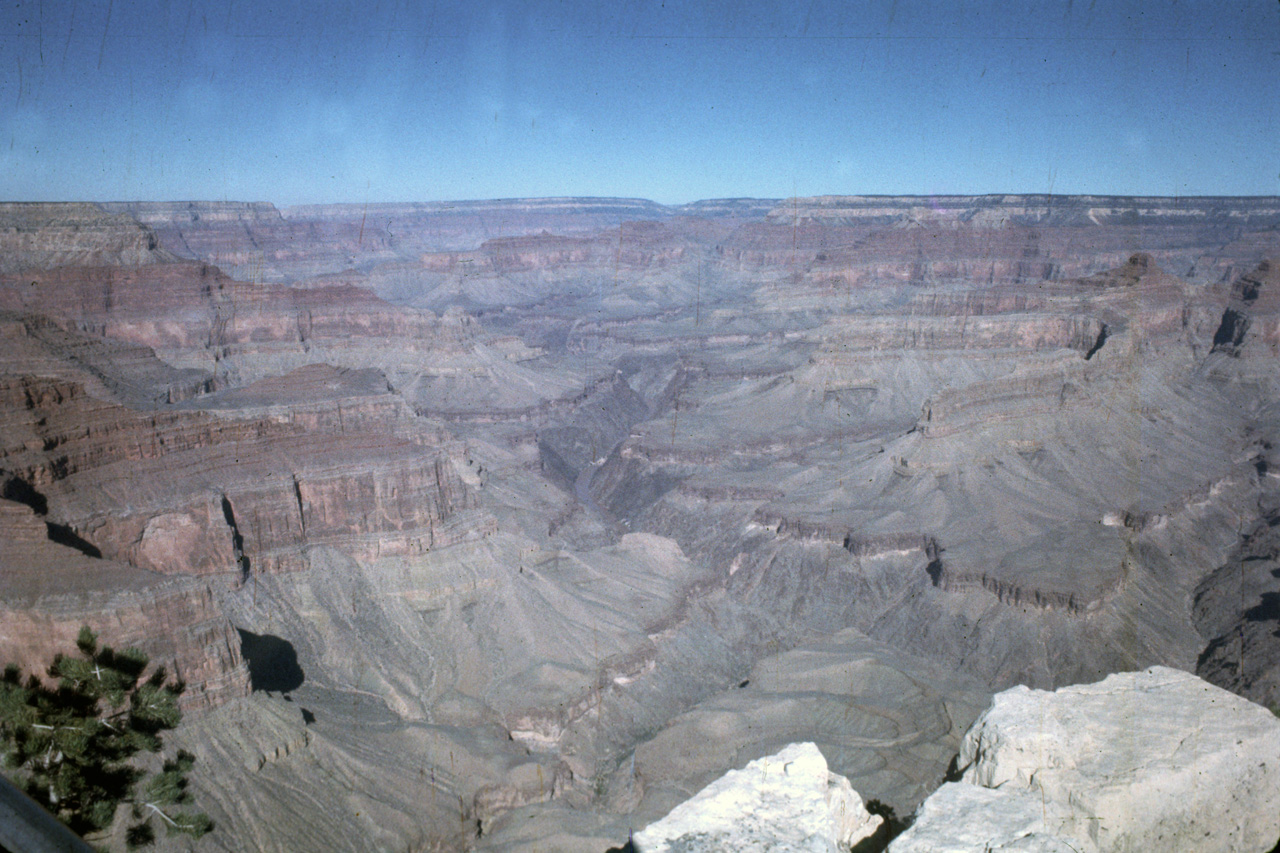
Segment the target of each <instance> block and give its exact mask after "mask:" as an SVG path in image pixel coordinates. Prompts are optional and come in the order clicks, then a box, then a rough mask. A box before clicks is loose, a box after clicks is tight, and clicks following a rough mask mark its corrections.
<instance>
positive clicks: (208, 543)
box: [0, 196, 1280, 853]
mask: <svg viewBox="0 0 1280 853" xmlns="http://www.w3.org/2000/svg"><path fill="white" fill-rule="evenodd" d="M108 207H109V210H108V212H105V213H104V212H103V211H102V210H101V209H98V208H92V209H81V208H75V207H67V208H66V209H61V208H58V207H57V206H54V207H52V208H49V209H45V210H44V211H43V212H42V213H41V212H39V211H37V210H36V208H28V209H26V211H27V212H26V214H24V215H26V217H27V218H26V219H25V220H23V222H24V223H25V224H23V225H22V228H25V229H27V230H26V231H23V232H22V233H23V234H24V235H29V234H30V233H41V232H40V229H39V226H40V223H41V222H48V223H52V224H51V227H50V228H49V230H48V231H47V232H43V233H44V234H45V236H44V237H43V238H38V239H35V241H34V242H31V239H30V238H29V236H23V237H22V238H21V239H22V240H24V241H27V242H22V243H21V246H24V247H26V248H24V249H22V251H21V252H18V253H17V254H16V255H14V256H7V258H8V260H7V261H6V263H9V262H12V263H9V266H7V267H5V269H6V270H8V272H6V273H4V274H2V275H0V312H2V313H0V335H2V336H3V342H4V344H5V346H4V347H3V348H0V389H2V394H3V399H4V407H3V410H2V411H0V448H2V450H0V452H2V453H3V458H2V459H0V469H2V470H3V481H2V482H3V484H4V494H3V497H4V498H5V499H8V500H11V501H12V502H14V503H15V504H19V505H20V506H18V507H17V509H18V510H19V511H21V512H25V513H27V514H28V516H29V520H31V519H34V520H35V522H34V523H35V525H36V526H35V527H33V528H32V530H33V531H34V532H35V534H36V535H37V538H38V534H39V526H40V525H43V528H44V531H45V537H46V539H45V540H44V541H46V542H47V545H48V547H56V548H59V549H63V550H64V551H68V550H69V551H70V553H71V555H72V556H73V558H74V560H76V561H80V562H77V564H76V565H78V566H93V567H97V568H99V569H101V570H103V571H104V572H106V573H105V574H101V575H100V576H101V577H104V578H105V577H108V576H114V575H111V573H112V572H116V573H119V572H124V571H126V570H127V571H128V572H141V573H142V574H139V575H136V577H138V578H144V579H147V584H154V585H156V586H154V588H155V589H159V590H179V589H182V590H200V589H207V590H209V591H210V592H209V594H210V596H211V598H210V602H211V603H210V604H209V605H208V606H209V607H212V608H214V609H216V610H217V612H218V613H220V614H222V618H223V619H225V620H226V622H225V623H224V624H223V628H222V630H224V631H225V630H226V626H227V625H230V626H234V628H235V629H236V631H235V635H234V639H233V640H232V642H231V647H232V648H236V640H239V641H240V645H239V647H238V652H239V653H241V654H242V656H243V658H244V659H245V660H246V661H247V663H248V667H249V675H250V680H251V684H252V687H253V688H254V695H253V696H251V697H248V698H247V699H245V698H235V699H233V700H231V701H224V702H223V703H222V704H220V705H218V704H216V703H217V702H218V701H220V700H219V698H218V697H219V696H221V697H222V699H225V698H226V697H227V696H229V695H231V694H232V693H234V691H224V692H223V693H222V694H219V693H218V688H217V681H216V679H217V678H218V677H220V676H219V675H218V673H225V672H231V671H232V670H235V669H236V668H237V667H238V666H239V663H238V662H237V661H236V660H234V659H233V658H227V657H226V656H225V655H224V656H223V657H219V654H220V652H218V651H217V649H216V648H215V645H216V644H214V643H212V642H210V643H204V641H203V640H198V639H197V640H194V641H193V640H192V639H191V638H192V637H197V636H198V635H200V630H203V629H200V628H199V627H198V626H199V625H203V624H206V623H207V619H206V617H207V615H208V614H207V612H206V610H204V609H201V608H200V607H196V606H195V605H194V604H193V605H191V606H190V607H188V608H187V610H186V612H188V614H189V616H190V618H189V620H188V622H185V623H181V624H180V621H179V620H177V617H176V616H171V617H165V618H164V619H161V618H160V617H157V620H158V621H157V623H156V624H162V625H163V626H164V629H163V631H159V632H157V642H160V643H163V642H165V641H166V640H165V637H170V638H173V639H171V640H170V642H171V643H178V642H179V641H180V644H179V645H180V646H181V648H182V649H185V650H186V651H182V652H181V655H178V653H177V652H171V654H172V655H174V656H175V657H177V656H185V657H184V660H186V661H187V663H184V664H183V666H184V667H185V668H186V669H187V670H188V671H190V672H196V673H197V675H196V676H195V677H194V678H193V680H192V684H193V685H198V684H199V683H200V682H201V681H202V680H203V681H204V682H206V683H208V684H209V685H211V686H210V687H209V688H208V690H207V691H206V692H207V693H208V694H209V696H210V699H209V702H208V703H207V704H208V705H210V706H214V707H211V708H210V709H209V710H208V711H207V713H206V714H204V715H203V716H200V717H197V716H196V715H191V717H190V727H189V729H188V730H187V733H186V734H185V735H184V736H189V740H188V741H186V742H187V743H190V744H191V745H192V747H193V748H195V749H197V750H198V751H199V753H200V756H201V759H200V762H199V763H198V765H197V767H203V768H204V769H203V770H202V771H201V772H202V773H203V774H204V775H201V776H200V777H199V779H198V784H199V786H200V792H201V794H202V796H203V797H205V798H206V799H207V802H208V803H209V810H210V814H212V815H213V816H214V819H215V820H216V821H217V823H218V825H219V827H220V831H219V832H217V833H214V834H213V835H211V836H209V837H208V839H206V841H204V842H202V843H204V844H206V845H207V844H213V845H215V847H221V848H222V849H228V850H230V849H241V848H244V847H246V846H247V847H253V848H255V849H277V850H287V849H291V848H293V847H296V846H297V844H298V843H304V844H311V845H312V846H316V845H320V846H326V845H327V846H336V847H351V848H356V847H360V846H362V845H366V846H367V844H368V843H370V842H369V841H368V839H375V841H374V842H373V843H375V844H376V845H377V846H379V847H386V848H391V849H395V848H400V847H404V846H406V845H407V846H409V847H410V848H426V849H431V848H432V847H433V846H434V847H436V848H442V849H458V848H461V847H465V846H468V845H470V846H472V847H475V848H480V849H485V848H487V849H495V850H498V849H502V850H509V849H531V848H537V847H541V848H543V849H558V850H578V849H581V850H592V851H595V853H598V851H599V850H601V849H606V848H608V847H610V846H616V845H619V844H622V843H623V842H625V840H626V839H627V837H628V833H629V832H631V831H633V830H638V829H640V828H642V827H643V826H645V825H647V824H649V823H651V822H653V821H654V820H656V819H658V818H660V817H661V816H662V815H663V814H665V813H667V812H668V811H670V810H671V808H672V807H674V806H675V805H676V804H678V803H679V802H680V801H682V800H684V799H687V798H688V797H689V796H691V795H693V794H694V793H696V792H697V791H698V790H699V789H701V788H702V787H705V786H706V785H707V784H708V783H710V782H712V781H714V780H715V779H717V778H719V777H720V776H722V775H723V774H724V773H725V771H726V770H729V769H731V768H734V767H741V766H743V765H744V764H745V763H746V762H749V761H751V760H754V759H757V758H760V757H762V756H766V755H770V754H773V753H775V752H777V751H778V750H779V749H780V748H782V747H783V746H784V745H785V744H787V743H792V742H797V741H812V742H814V743H816V744H818V746H819V748H820V749H821V750H822V753H823V755H825V756H826V758H827V760H828V761H829V762H830V767H831V770H832V771H834V772H836V773H839V774H840V775H842V776H845V777H847V778H849V779H850V780H852V781H853V784H854V787H855V788H856V789H857V790H858V791H860V792H861V793H862V795H864V796H866V797H867V798H868V799H871V798H875V799H879V800H881V801H882V802H885V803H888V804H890V805H891V806H892V807H893V808H895V809H896V810H897V812H898V813H899V814H907V813H910V812H912V811H914V810H915V809H916V807H917V806H918V805H919V803H920V802H921V801H922V800H923V799H924V798H925V797H926V795H927V794H928V793H929V792H930V791H931V790H932V789H933V788H934V787H935V786H936V785H937V784H938V783H939V782H940V781H941V779H942V778H943V776H944V774H945V773H946V770H947V765H948V763H949V762H950V760H951V758H952V757H953V756H954V755H955V753H956V752H957V751H958V749H959V745H960V738H961V734H962V732H963V730H964V728H965V727H966V726H967V725H968V723H969V722H970V721H971V720H972V719H973V718H974V717H975V716H976V715H977V714H978V713H979V711H980V710H981V708H982V707H984V706H985V704H986V700H987V697H988V695H989V693H990V691H992V690H996V689H1003V688H1004V687H1007V686H1009V685H1012V684H1019V683H1021V684H1028V685H1033V686H1037V687H1046V688H1047V687H1055V686H1059V685H1062V684H1068V683H1074V682H1081V681H1096V680H1097V679H1099V678H1101V677H1103V676H1105V675H1106V674H1107V673H1109V672H1114V671H1123V670H1132V669H1140V668H1143V667H1145V666H1148V665H1151V664H1173V665H1177V666H1179V667H1182V668H1185V669H1193V668H1196V667H1197V666H1199V668H1200V671H1201V672H1203V673H1205V674H1206V675H1208V676H1210V677H1212V678H1213V679H1214V680H1215V681H1217V682H1218V683H1221V684H1225V685H1228V686H1230V687H1231V688H1232V689H1234V690H1237V691H1240V692H1243V693H1245V694H1246V695H1251V696H1254V697H1257V698H1260V699H1266V698H1267V697H1269V696H1271V695H1272V690H1273V687H1274V684H1275V683H1276V681H1275V676H1274V669H1275V668H1274V664H1273V661H1274V660H1275V659H1276V658H1275V654H1274V648H1273V644H1274V643H1275V639H1274V638H1273V637H1272V636H1271V634H1272V633H1274V631H1273V630H1272V629H1273V628H1274V625H1275V624H1276V620H1275V619H1273V618H1272V617H1274V616H1275V614H1274V612H1273V608H1271V607H1270V602H1271V596H1272V595H1273V594H1274V593H1275V579H1274V578H1273V577H1272V576H1271V575H1272V568H1273V562H1274V561H1272V560H1271V556H1273V555H1272V554H1271V551H1272V550H1274V549H1273V548H1272V545H1273V543H1272V542H1271V539H1272V538H1273V537H1271V536H1270V534H1269V533H1268V532H1267V531H1269V530H1272V529H1273V527H1274V525H1273V524H1272V518H1273V516H1274V509H1275V506H1276V504H1275V501H1274V494H1273V493H1274V491H1275V488H1274V484H1275V482H1276V477H1275V467H1276V466H1277V465H1278V464H1280V462H1277V460H1276V459H1275V451H1274V448H1275V447H1277V446H1280V432H1278V430H1280V427H1277V424H1278V423H1280V420H1278V419H1277V416H1276V408H1275V405H1276V404H1275V397H1276V394H1277V393H1280V388H1278V387H1277V385H1276V382H1275V377H1276V376H1277V375H1280V371H1276V370H1275V362H1276V355H1275V348H1274V346H1273V345H1274V341H1273V340H1272V338H1274V335H1272V334H1271V331H1273V330H1271V326H1272V325H1274V323H1273V322H1272V321H1273V320H1274V316H1273V315H1275V314H1276V313H1277V312H1276V311H1275V310H1274V309H1275V306H1274V305H1273V304H1272V300H1271V298H1270V296H1268V294H1272V295H1274V294H1273V293H1272V291H1276V292H1280V288H1276V287H1273V285H1274V281H1273V280H1272V279H1274V274H1273V270H1274V269H1275V265H1274V263H1273V262H1266V263H1264V262H1265V261H1266V259H1267V258H1275V257H1277V256H1280V241H1278V240H1277V235H1278V234H1280V231H1277V230H1276V228H1275V225H1276V208H1277V204H1276V202H1275V200H1274V199H1192V200H1185V199H1183V200H1180V199H1108V198H1083V197H1080V198H1070V197H1053V198H1050V197H1012V196H1001V197H979V198H966V199H958V198H947V199H927V198H912V197H884V198H875V199H849V198H832V199H816V200H803V199H801V200H791V201H790V202H787V203H775V202H770V201H753V200H734V199H730V200H719V201H711V202H704V203H695V204H692V205H685V206H681V207H667V206H661V205H654V204H652V203H648V202H637V201H630V200H621V201H619V200H607V199H606V200H581V199H552V200H518V199H517V200H506V201H500V202H474V203H472V202H467V203H460V204H453V205H449V204H424V205H412V204H405V205H375V204H370V205H368V206H365V205H339V206H326V207H314V208H305V209H284V210H277V209H275V208H273V207H271V206H269V205H264V204H239V203H205V202H195V203H187V202H183V203H161V204H125V205H112V206H108ZM20 213H21V212H20ZM35 213H39V216H36V215H35ZM126 214H130V215H134V216H136V217H137V218H138V220H140V222H135V221H134V220H126V219H124V218H122V217H124V216H125V215H126ZM14 215H15V216H17V215H18V214H14ZM41 217H43V218H41ZM77 217H80V218H81V219H83V220H84V222H85V223H88V222H90V221H94V222H98V221H100V226H99V225H95V226H94V228H95V229H96V228H99V227H101V229H104V230H101V231H100V232H95V233H97V236H94V237H93V241H97V242H96V243H94V245H95V246H97V248H91V249H85V248H84V247H83V246H80V244H78V243H77V242H76V241H77V240H82V239H88V238H87V237H83V236H76V235H77V233H78V232H76V231H75V227H74V226H72V227H61V226H57V224H56V223H57V221H60V220H66V221H67V222H71V221H73V220H75V221H77V222H78V221H80V220H79V219H76V218H77ZM95 217H96V218H95ZM19 218H21V217H19ZM130 223H132V224H130ZM86 227H87V226H86ZM32 229H35V230H34V231H33V230H32ZM82 230H83V229H82ZM14 233H15V234H16V233H18V232H17V231H15V232H14ZM138 234H142V235H146V234H151V235H154V236H155V237H156V238H157V239H158V241H159V244H160V245H159V246H158V247H156V248H154V249H147V250H146V251H147V252H148V253H149V254H146V255H145V257H143V256H141V255H139V254H138V250H137V245H136V244H135V243H131V242H130V240H134V239H135V238H136V237H137V235H138ZM104 235H114V236H110V239H108V236H104ZM130 235H132V236H130ZM15 239H16V238H15ZM91 242H92V241H91ZM15 245H18V244H15ZM131 246H132V247H134V248H130V247H131ZM113 247H114V248H113ZM131 252H132V253H133V254H130V253H131ZM179 257H181V260H179V259H178V258H179ZM24 259H25V260H24ZM144 261H145V263H144ZM221 265H225V268H223V267H222V266H221ZM18 269H21V270H22V272H21V273H20V274H19V273H18V272H17V270H18ZM42 547H45V546H42ZM94 554H99V555H101V556H93V555H94ZM130 577H134V575H130ZM50 578H51V580H50V582H51V583H54V584H58V583H66V584H71V581H70V580H60V578H62V575H60V574H58V573H54V574H52V575H50ZM130 583H132V581H130ZM139 583H141V581H139ZM152 588H153V587H152V586H147V589H152ZM183 594H184V595H185V594H186V593H183ZM166 595H168V593H166ZM174 595H177V593H174ZM1242 596H1243V597H1242ZM171 598H172V596H171ZM178 598H181V596H178ZM86 600H88V601H91V602H97V603H96V604H94V605H93V607H92V608H89V609H88V610H84V609H83V608H82V611H83V613H84V617H83V618H84V619H85V621H89V622H93V621H94V620H95V618H96V619H97V620H98V621H103V622H109V621H110V619H111V618H113V617H112V616H111V614H112V613H114V612H116V610H119V611H120V612H121V613H128V612H133V611H130V609H129V608H134V610H136V609H137V607H136V606H135V604H136V602H135V603H133V604H130V603H128V602H126V601H125V599H119V600H113V599H105V600H104V599H102V598H101V597H98V598H93V597H92V596H91V597H90V599H86ZM130 600H131V601H132V599H130ZM173 600H177V599H173ZM113 601H115V603H113ZM117 604H118V605H119V606H118V607H117V606H116V605H117ZM77 606H81V605H77ZM85 607H88V605H85ZM95 608H96V609H95ZM113 608H116V609H115V610H113ZM19 609H21V608H19ZM171 610H173V612H176V609H173V608H171ZM82 611H76V612H77V614H79V613H81V612H82ZM15 612H17V611H15ZM33 612H34V611H33ZM95 614H96V615H95ZM80 618H82V617H81V616H80V615H77V616H76V619H80ZM120 618H121V619H124V620H125V621H128V619H132V618H134V617H127V618H126V617H125V616H121V617H120ZM166 619H167V621H165V620H166ZM71 621H75V620H69V621H68V625H70V622H71ZM130 624H133V623H130ZM208 624H212V623H208ZM76 627H78V626H76ZM69 629H70V628H68V630H69ZM209 636H212V634H210V635H209ZM183 638H186V639H183ZM181 644H185V645H181ZM196 647H200V648H203V649H204V650H205V651H204V656H205V657H204V660H205V661H206V664H207V669H203V670H202V669H200V668H199V667H200V666H201V664H200V663H199V662H198V660H197V657H198V655H195V654H194V652H193V650H194V649H195V648H196ZM175 648H177V646H175ZM40 651H41V653H44V652H45V651H47V650H46V649H44V648H42V649H41V650H40ZM154 654H155V656H156V657H157V659H160V658H163V657H164V654H163V653H162V650H161V649H160V648H159V647H155V652H154ZM199 689H200V688H198V687H193V690H194V691H198V690H199ZM267 694H270V695H267ZM194 695H196V693H194V692H193V696H194ZM286 696H287V697H288V699H287V700H286V699H285V698H284V697H286ZM969 787H972V786H969ZM975 790H976V789H975ZM241 792H251V796H249V797H248V798H249V799H250V800H251V801H252V803H251V805H249V804H246V803H245V802H242V801H241V797H240V793H241ZM1015 811H1017V809H1015ZM300 839H301V842H300ZM1016 843H1022V842H1016ZM1027 843H1029V842H1027ZM1046 843H1048V842H1047V841H1046Z"/></svg>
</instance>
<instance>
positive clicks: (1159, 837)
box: [890, 666, 1280, 853]
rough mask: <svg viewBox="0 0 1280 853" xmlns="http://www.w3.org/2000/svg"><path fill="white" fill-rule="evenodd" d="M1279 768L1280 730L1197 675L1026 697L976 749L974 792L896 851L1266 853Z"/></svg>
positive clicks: (978, 728)
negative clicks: (978, 817)
mask: <svg viewBox="0 0 1280 853" xmlns="http://www.w3.org/2000/svg"><path fill="white" fill-rule="evenodd" d="M1277 762H1280V720H1277V719H1276V717H1275V715H1274V714H1272V713H1271V712H1270V711H1268V710H1267V709H1266V708H1263V707H1260V706H1258V705H1255V704H1253V703H1251V702H1249V701H1247V700H1245V699H1242V698H1240V697H1239V696H1235V695H1233V694H1231V693H1228V692H1226V691H1225V690H1221V689H1220V688H1217V687H1214V686H1213V685H1210V684H1208V683H1206V682H1204V681H1202V680H1200V679H1199V678H1196V677H1195V676H1193V675H1190V674H1189V673H1185V672H1180V671H1178V670H1173V669H1169V668H1167V667H1158V666H1157V667H1151V668H1150V669H1147V670H1144V671H1142V672H1130V673H1121V674H1116V675H1111V676H1109V677H1107V678H1106V679H1104V680H1102V681H1101V682H1098V683H1096V684H1088V685H1077V686H1074V687H1063V688H1060V689H1058V690H1057V691H1054V692H1046V691H1037V690H1029V689H1027V688H1025V687H1016V688H1013V689H1011V690H1008V691H1005V692H1003V693H999V694H997V695H996V696H995V698H994V700H993V703H992V706H991V708H990V709H988V710H987V711H986V712H985V713H984V714H983V715H982V716H981V717H979V718H978V720H977V722H975V723H974V725H973V727H972V728H971V729H970V730H969V732H968V734H966V735H965V738H964V743H963V745H962V747H961V750H960V756H959V759H958V764H959V765H960V766H961V767H962V768H963V769H964V773H963V777H962V782H961V783H960V784H948V785H944V786H943V787H942V789H941V790H939V791H938V792H937V793H935V794H933V795H932V796H931V797H930V798H929V799H928V800H927V801H926V802H925V804H924V806H923V807H922V808H921V811H920V815H919V817H918V818H917V821H916V823H915V825H914V826H912V828H911V829H910V830H908V831H907V833H906V834H905V835H903V836H902V837H901V838H899V839H898V840H896V841H895V842H894V843H893V845H892V846H891V847H890V850H892V851H894V853H903V851H917V850H919V851H923V850H962V849H963V850H977V849H983V848H984V847H987V848H990V849H999V850H1015V849H1016V850H1065V849H1089V850H1100V851H1122V850H1155V849H1162V850H1206V851H1213V850H1222V851H1228V850H1256V851H1267V850H1271V849H1272V848H1273V847H1274V846H1275V844H1276V840H1277V838H1280V785H1278V784H1277V779H1276V768H1277V766H1280V765H1278V764H1277ZM977 814H980V815H981V817H982V820H981V823H979V822H978V821H977V820H975V816H976V815H977ZM966 815H968V817H966ZM1068 844H1069V845H1071V846H1070V847H1068V846H1067V845H1068Z"/></svg>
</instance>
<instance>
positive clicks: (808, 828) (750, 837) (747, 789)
mask: <svg viewBox="0 0 1280 853" xmlns="http://www.w3.org/2000/svg"><path fill="white" fill-rule="evenodd" d="M882 820H883V818H880V817H878V816H875V815H872V814H870V813H868V812H867V809H866V807H865V806H864V805H863V804H862V798H861V797H859V796H858V793H857V792H856V791H854V790H853V788H852V787H850V785H849V780H848V779H846V778H844V777H843V776H840V775H838V774H835V773H831V772H830V771H829V770H827V760H826V759H825V758H823V756H822V753H821V752H819V751H818V747H817V746H815V745H814V744H812V743H793V744H791V745H790V746H788V747H786V748H785V749H783V750H782V751H781V752H778V753H776V754H774V755H769V756H765V757H764V758H758V759H756V760H755V761H753V762H751V763H750V764H748V765H747V766H746V767H744V768H743V769H741V770H730V771H729V772H728V773H726V774H725V775H724V776H722V777H720V778H719V779H717V780H716V781H715V782H712V783H711V784H710V785H708V786H707V787H705V788H703V789H702V790H701V791H700V792H698V794H697V795H695V796H694V797H693V798H692V799H690V800H689V801H687V802H685V803H682V804H680V805H679V806H676V808H674V809H672V811H671V813H670V814H668V815H667V816H666V817H664V818H663V819H662V820H660V821H658V822H657V823H654V824H651V825H649V826H648V827H647V828H646V829H645V830H644V831H643V832H639V833H637V834H636V835H635V837H634V838H633V839H632V843H633V845H634V846H635V849H636V850H637V851H640V853H677V851H679V853H696V852H697V851H708V853H710V851H721V850H773V851H778V853H789V852H790V851H796V853H799V851H804V853H810V851H812V853H828V851H837V850H840V851H847V850H848V849H849V848H850V847H852V846H853V845H854V844H857V843H858V842H859V841H861V840H862V839H864V838H867V837H869V836H871V835H873V834H875V831H876V829H877V828H879V826H880V823H881V821H882Z"/></svg>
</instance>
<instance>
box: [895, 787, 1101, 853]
mask: <svg viewBox="0 0 1280 853" xmlns="http://www.w3.org/2000/svg"><path fill="white" fill-rule="evenodd" d="M889 849H890V850H891V851H893V853H973V851H991V853H995V851H1000V853H1006V851H1007V853H1012V851H1015V850H1016V851H1018V853H1072V851H1074V852H1075V853H1096V851H1097V849H1098V848H1097V847H1095V846H1094V845H1093V844H1092V842H1088V841H1081V840H1079V839H1076V838H1063V837H1062V836H1061V835H1056V834H1054V833H1052V832H1049V831H1048V830H1046V829H1045V823H1044V812H1043V810H1042V805H1041V802H1040V798H1039V797H1038V796H1036V795H1034V794H1032V793H1030V792H1029V791H1003V790H994V789H991V788H981V787H979V786H977V785H966V784H964V783H961V782H948V783H946V784H945V785H943V786H942V787H941V788H939V789H938V790H937V791H935V792H934V793H933V794H932V795H931V796H930V797H929V799H927V800H925V801H924V803H923V804H922V805H921V806H920V811H919V812H917V814H916V821H915V823H914V824H913V825H912V826H911V828H910V829H908V830H907V831H906V832H904V833H903V834H902V835H900V836H898V838H896V839H895V840H894V842H893V845H892V846H891V847H890V848H889Z"/></svg>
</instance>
